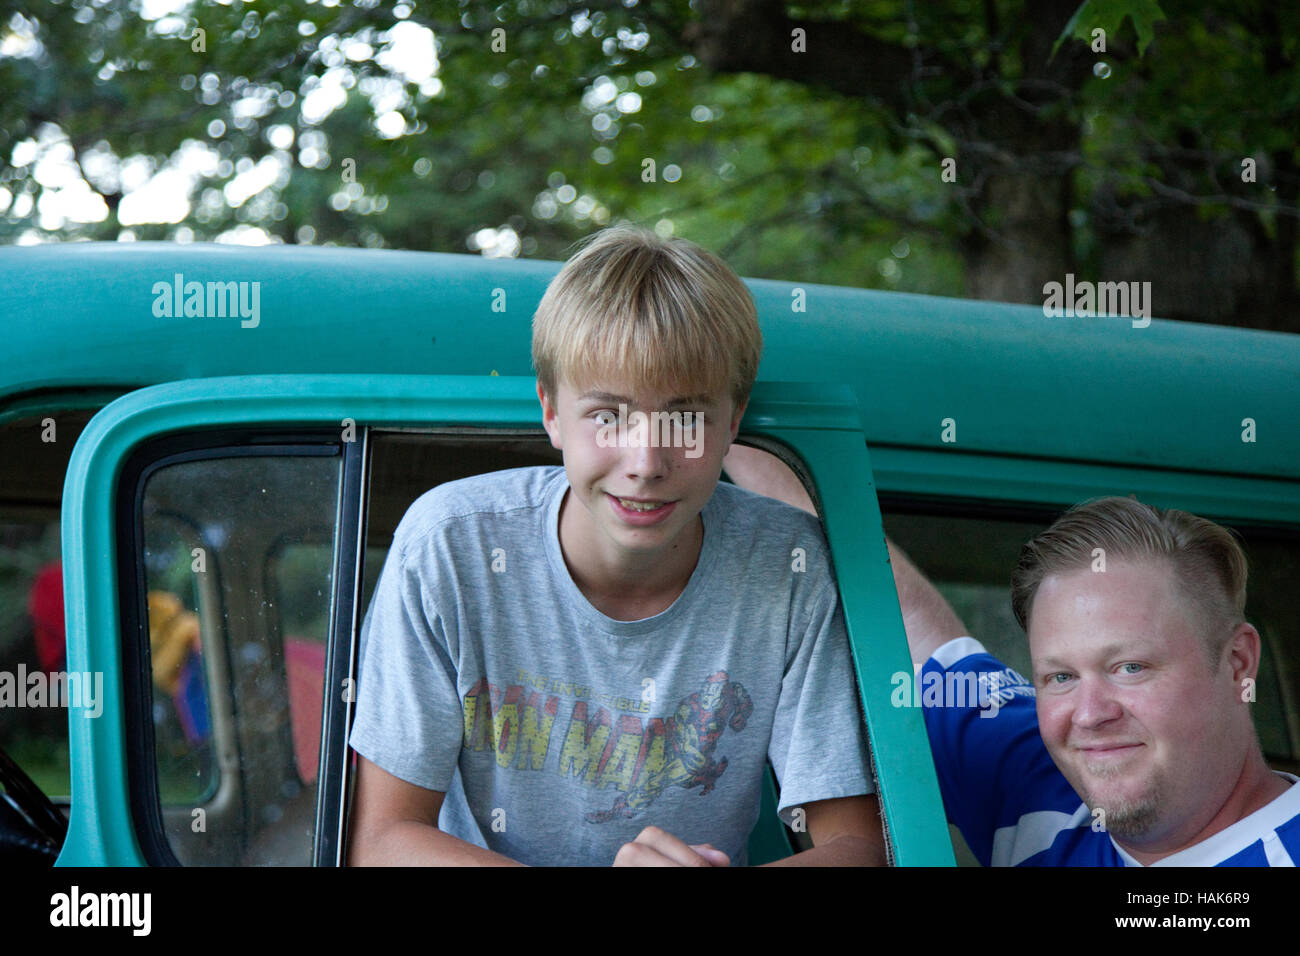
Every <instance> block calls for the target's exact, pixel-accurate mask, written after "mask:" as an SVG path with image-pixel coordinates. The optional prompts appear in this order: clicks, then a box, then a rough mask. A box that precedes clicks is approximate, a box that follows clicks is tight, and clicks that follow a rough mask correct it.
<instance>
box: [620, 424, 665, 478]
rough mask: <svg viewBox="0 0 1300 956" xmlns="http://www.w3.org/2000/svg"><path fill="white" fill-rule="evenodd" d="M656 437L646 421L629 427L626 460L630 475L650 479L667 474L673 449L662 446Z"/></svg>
mask: <svg viewBox="0 0 1300 956" xmlns="http://www.w3.org/2000/svg"><path fill="white" fill-rule="evenodd" d="M654 438H655V436H654V435H653V434H652V432H651V428H650V425H649V423H647V422H645V421H642V422H640V423H639V424H638V425H637V426H636V427H632V428H629V429H628V442H627V444H628V448H627V455H626V459H625V461H626V465H627V469H628V476H629V477H632V478H638V479H640V480H642V481H650V480H653V479H657V478H663V477H664V476H666V475H667V473H668V469H669V467H670V466H669V461H670V457H671V451H672V449H670V448H661V447H660V445H659V442H657V441H655V440H654Z"/></svg>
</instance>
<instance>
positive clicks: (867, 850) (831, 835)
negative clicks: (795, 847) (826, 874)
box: [765, 794, 886, 866]
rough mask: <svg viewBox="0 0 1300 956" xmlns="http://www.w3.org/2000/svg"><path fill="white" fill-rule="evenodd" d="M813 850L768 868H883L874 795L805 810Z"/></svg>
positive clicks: (825, 802) (882, 840) (818, 803)
mask: <svg viewBox="0 0 1300 956" xmlns="http://www.w3.org/2000/svg"><path fill="white" fill-rule="evenodd" d="M804 813H805V814H806V820H807V823H808V835H809V836H810V837H812V841H813V847H812V849H811V850H804V851H803V852H802V853H796V854H794V855H793V856H788V857H786V858H785V859H783V860H776V861H775V862H772V863H768V864H765V865H766V866H884V865H885V864H886V859H885V835H884V832H883V831H882V829H881V826H880V804H879V803H878V802H877V800H876V797H875V795H874V794H871V795H869V796H863V797H839V798H837V799H834V800H818V801H816V802H814V803H810V804H808V805H807V806H805V807H804Z"/></svg>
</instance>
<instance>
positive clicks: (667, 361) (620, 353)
mask: <svg viewBox="0 0 1300 956" xmlns="http://www.w3.org/2000/svg"><path fill="white" fill-rule="evenodd" d="M762 350H763V338H762V334H761V333H760V332H759V329H758V314H757V312H756V310H755V308H754V300H753V299H752V298H751V297H750V294H749V290H748V289H746V288H745V285H744V283H743V282H741V281H740V277H739V276H737V275H736V273H735V272H733V271H732V270H731V268H730V267H729V266H727V264H726V263H725V262H723V261H722V260H721V259H720V258H718V257H717V256H715V255H714V254H713V253H711V252H709V251H707V250H705V249H702V248H700V247H699V246H697V245H695V244H694V243H692V242H688V241H686V240H685V239H664V238H661V237H660V236H658V235H656V234H655V233H653V232H650V231H648V230H645V229H641V228H638V227H634V226H630V225H618V226H612V227H610V228H608V229H605V230H603V231H601V232H598V233H596V234H595V235H593V236H591V237H589V238H588V239H587V240H585V241H584V243H583V245H582V248H581V250H580V251H579V252H578V253H577V254H576V255H574V256H573V258H571V259H570V260H569V261H568V262H567V263H565V265H564V268H562V269H561V270H560V271H559V273H558V274H557V275H556V276H555V278H554V279H553V280H552V281H551V284H550V285H549V286H548V287H547V289H546V294H545V295H544V296H543V297H542V301H541V304H540V305H539V306H538V307H537V313H536V315H534V317H533V367H534V368H535V369H536V370H537V377H538V379H539V380H540V381H541V383H542V387H543V388H544V389H545V390H546V393H547V394H548V395H550V396H554V395H555V389H556V387H557V386H558V385H559V383H560V382H561V381H566V382H568V383H569V384H571V385H575V386H579V387H582V386H589V385H594V384H597V383H599V382H605V381H609V382H632V383H634V384H635V385H636V386H638V387H642V388H648V389H651V390H653V391H655V392H658V393H660V394H663V395H672V396H674V397H678V396H681V397H688V396H689V397H700V396H708V397H718V396H721V395H723V394H728V395H730V396H731V398H732V400H733V401H734V402H735V403H736V407H737V408H739V407H740V406H741V405H743V404H744V402H745V401H746V400H747V399H748V398H749V392H750V389H751V388H752V387H753V384H754V379H755V378H756V377H757V375H758V360H759V356H760V355H761V353H762Z"/></svg>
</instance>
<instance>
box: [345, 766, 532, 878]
mask: <svg viewBox="0 0 1300 956" xmlns="http://www.w3.org/2000/svg"><path fill="white" fill-rule="evenodd" d="M443 796H444V794H442V793H440V792H439V791H437V790H426V789H424V788H423V787H417V786H416V785H415V784H413V783H407V782H406V781H405V780H403V779H401V778H400V777H394V776H393V775H392V774H390V773H389V772H388V771H386V770H384V769H382V768H381V767H378V766H376V765H375V764H373V763H371V762H370V761H369V760H367V759H366V758H365V757H362V756H361V755H360V754H358V755H357V785H356V794H355V796H354V799H353V802H352V825H351V832H350V836H349V840H348V865H350V866H522V865H523V864H521V863H517V862H516V861H514V860H512V859H510V858H509V857H506V856H502V855H501V854H499V853H493V852H492V851H491V850H485V849H483V848H482V847H479V846H475V845H473V844H472V843H466V842H465V841H464V840H459V839H457V838H456V837H454V836H452V835H451V834H449V833H443V832H442V831H441V830H439V829H438V811H439V810H441V809H442V800H443Z"/></svg>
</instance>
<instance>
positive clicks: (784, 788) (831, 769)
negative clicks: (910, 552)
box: [768, 575, 875, 825]
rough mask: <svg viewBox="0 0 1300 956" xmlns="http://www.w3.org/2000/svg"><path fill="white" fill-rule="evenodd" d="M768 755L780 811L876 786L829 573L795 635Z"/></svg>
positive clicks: (789, 817) (786, 814)
mask: <svg viewBox="0 0 1300 956" xmlns="http://www.w3.org/2000/svg"><path fill="white" fill-rule="evenodd" d="M768 757H769V759H770V760H771V761H772V769H773V770H774V771H775V772H776V778H777V782H778V783H779V784H780V787H781V799H780V802H779V806H778V812H779V814H780V816H781V819H782V820H783V821H784V822H785V823H786V824H787V825H791V824H792V823H793V811H794V808H795V807H800V806H803V805H804V804H808V803H813V802H814V801H817V800H831V799H835V798H838V797H854V796H862V795H865V794H870V793H874V792H875V786H874V785H873V783H872V779H871V770H870V766H871V757H870V755H869V752H868V750H867V733H866V727H865V725H864V723H863V719H862V706H861V704H860V703H859V695H858V685H857V681H856V680H855V679H854V676H853V663H852V658H851V657H850V653H849V640H848V634H847V632H846V631H845V628H844V615H843V612H842V611H841V609H840V606H839V595H838V592H837V590H836V588H835V585H834V581H833V580H831V579H829V575H828V580H827V581H826V582H825V584H824V585H823V586H822V587H821V590H820V592H819V593H818V594H817V596H816V598H815V600H814V601H813V602H812V608H811V613H810V614H809V615H808V618H807V623H806V625H804V626H803V628H802V630H801V632H800V633H798V634H795V635H792V636H791V641H790V649H789V651H788V652H787V660H786V671H785V676H784V678H783V679H782V681H781V695H780V698H779V700H778V702H777V708H776V717H775V721H774V723H773V727H772V739H771V745H770V748H769V750H768Z"/></svg>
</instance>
